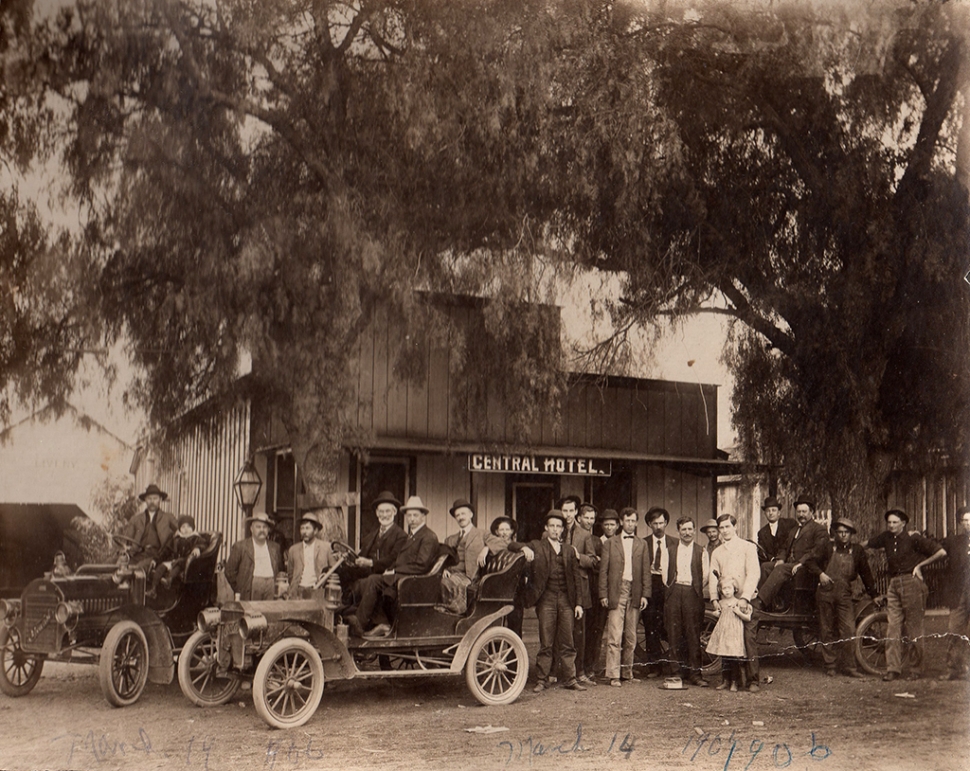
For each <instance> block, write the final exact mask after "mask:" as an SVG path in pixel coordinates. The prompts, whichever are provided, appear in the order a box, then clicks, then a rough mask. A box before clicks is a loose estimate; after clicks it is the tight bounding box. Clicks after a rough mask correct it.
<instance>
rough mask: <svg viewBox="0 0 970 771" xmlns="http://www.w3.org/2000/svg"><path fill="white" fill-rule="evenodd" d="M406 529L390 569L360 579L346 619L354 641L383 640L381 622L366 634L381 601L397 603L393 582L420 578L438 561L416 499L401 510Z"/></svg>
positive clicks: (386, 626)
mask: <svg viewBox="0 0 970 771" xmlns="http://www.w3.org/2000/svg"><path fill="white" fill-rule="evenodd" d="M401 511H402V513H403V514H404V523H405V524H406V525H407V531H408V534H407V540H405V542H404V546H402V547H401V551H400V552H399V553H398V555H397V559H395V560H394V564H393V565H391V566H390V567H389V568H387V570H385V571H384V572H383V573H375V574H372V575H370V576H368V577H367V578H365V579H364V581H363V584H362V588H361V599H360V604H359V605H358V606H357V613H356V614H355V615H352V616H348V617H347V624H348V625H349V626H350V631H352V632H353V633H354V634H356V635H357V636H358V637H363V636H364V635H365V634H366V635H367V636H368V637H370V636H374V637H382V636H387V635H388V634H390V632H391V627H390V624H387V623H385V622H383V621H381V622H379V623H378V624H377V626H376V627H375V628H374V629H373V630H370V631H368V627H369V626H370V624H371V623H372V622H373V621H374V620H375V616H376V614H378V613H379V612H380V611H381V609H382V605H383V602H384V601H385V600H389V601H393V600H395V599H397V582H398V581H399V580H400V579H401V576H420V575H424V574H425V573H427V572H428V571H429V570H431V567H432V566H433V565H434V562H435V559H437V557H438V535H437V533H435V532H434V530H432V529H431V528H430V527H428V525H427V522H428V508H427V507H426V506H425V505H424V503H423V502H422V501H421V498H419V497H418V496H417V495H412V496H411V497H410V498H408V500H407V503H405V504H404V506H402V507H401Z"/></svg>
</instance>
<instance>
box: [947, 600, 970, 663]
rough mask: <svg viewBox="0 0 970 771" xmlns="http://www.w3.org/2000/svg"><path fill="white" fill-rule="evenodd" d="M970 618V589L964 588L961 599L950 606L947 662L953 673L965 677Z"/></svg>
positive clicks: (969, 638) (968, 648) (969, 644)
mask: <svg viewBox="0 0 970 771" xmlns="http://www.w3.org/2000/svg"><path fill="white" fill-rule="evenodd" d="M968 619H970V590H968V589H964V590H963V591H962V592H961V594H960V599H959V601H958V602H956V604H955V605H954V607H952V608H950V619H949V621H948V623H947V627H946V632H947V638H948V639H947V644H946V664H947V668H948V669H949V671H950V674H951V675H954V676H957V677H963V676H964V675H965V674H966V672H967V659H968V655H967V654H968V652H970V642H968V640H970V637H968V636H967V635H968V634H970V629H968V628H967V620H968Z"/></svg>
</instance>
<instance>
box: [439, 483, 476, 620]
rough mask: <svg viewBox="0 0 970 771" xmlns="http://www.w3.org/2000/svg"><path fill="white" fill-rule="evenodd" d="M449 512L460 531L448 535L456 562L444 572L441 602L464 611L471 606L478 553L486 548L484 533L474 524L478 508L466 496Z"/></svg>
mask: <svg viewBox="0 0 970 771" xmlns="http://www.w3.org/2000/svg"><path fill="white" fill-rule="evenodd" d="M448 513H449V514H451V516H452V518H454V520H455V523H456V524H457V525H458V532H457V533H452V534H451V535H449V536H448V537H447V538H445V546H447V547H448V548H450V549H454V551H455V556H456V558H457V562H456V564H455V566H454V567H450V568H445V570H444V571H443V572H442V574H441V601H442V606H443V608H444V609H445V610H447V611H448V612H451V613H464V612H465V611H466V610H467V609H468V587H469V586H470V585H471V583H472V581H474V580H475V577H476V576H477V575H478V555H479V554H481V552H482V549H484V548H485V534H484V533H483V532H482V531H481V530H479V529H478V528H477V527H476V526H475V523H474V519H475V509H474V508H473V507H472V505H471V503H470V502H469V501H467V500H465V499H464V498H458V499H457V500H456V501H455V502H454V503H453V504H452V505H451V508H450V509H448Z"/></svg>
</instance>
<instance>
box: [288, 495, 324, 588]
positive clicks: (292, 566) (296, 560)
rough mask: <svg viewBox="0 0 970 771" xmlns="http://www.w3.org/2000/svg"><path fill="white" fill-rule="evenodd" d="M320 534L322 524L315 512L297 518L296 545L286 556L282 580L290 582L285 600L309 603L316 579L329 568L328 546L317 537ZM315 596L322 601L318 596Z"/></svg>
mask: <svg viewBox="0 0 970 771" xmlns="http://www.w3.org/2000/svg"><path fill="white" fill-rule="evenodd" d="M321 530H323V523H322V522H321V521H320V515H319V514H317V513H316V512H315V511H308V512H306V513H305V514H304V515H303V516H302V517H301V518H300V541H299V543H295V544H293V545H292V546H291V547H290V549H289V551H288V552H287V553H286V577H287V578H288V579H289V582H290V591H289V595H288V596H289V598H290V599H291V600H309V599H312V598H313V597H314V587H315V586H316V583H317V579H319V578H320V576H322V575H323V574H324V573H326V572H327V570H329V569H330V566H331V565H332V564H333V551H332V550H331V548H330V542H329V541H324V540H322V539H320V538H318V537H317V536H318V535H319V534H320V531H321ZM321 589H322V587H321ZM316 596H321V597H322V594H320V595H316Z"/></svg>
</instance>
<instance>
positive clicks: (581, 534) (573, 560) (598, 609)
mask: <svg viewBox="0 0 970 771" xmlns="http://www.w3.org/2000/svg"><path fill="white" fill-rule="evenodd" d="M597 519H598V520H599V522H600V523H601V526H602V529H603V534H602V535H601V536H595V535H593V525H594V523H595V522H596V521H597ZM639 519H640V515H639V513H638V512H637V511H636V509H633V508H625V509H623V510H622V511H621V512H619V513H617V512H616V511H614V510H612V509H607V510H605V511H604V512H603V513H602V514H601V515H599V516H598V512H597V510H596V507H595V506H593V505H592V504H589V503H583V502H581V501H580V500H579V499H578V498H577V497H576V496H569V497H567V498H564V499H563V500H562V501H560V504H559V508H558V509H553V510H551V511H550V512H549V513H548V514H546V516H545V518H544V520H543V528H544V529H543V535H542V537H541V538H539V539H536V540H533V541H530V542H529V543H519V542H512V543H511V544H509V549H510V550H511V551H521V552H523V553H524V554H525V556H526V559H527V560H528V561H529V562H530V563H532V593H533V596H532V597H531V598H529V599H528V600H527V602H529V603H530V604H531V602H534V603H535V608H536V617H537V619H538V622H539V652H538V654H537V656H536V672H537V679H538V683H537V684H536V686H535V691H536V692H537V693H541V692H542V691H544V690H545V689H546V688H548V687H549V684H550V682H551V680H552V678H553V677H557V678H559V677H561V678H562V679H563V684H564V686H565V687H566V688H568V689H571V690H576V691H585V690H587V688H588V687H589V686H592V685H595V684H596V680H595V679H594V673H595V670H596V666H597V663H598V661H599V656H600V649H601V645H602V642H603V633H604V628H605V630H606V641H607V648H606V667H605V676H606V678H607V679H608V680H609V682H610V685H612V686H614V687H620V686H622V684H623V682H624V681H625V682H629V683H633V682H638V681H639V680H638V678H636V677H634V674H633V656H634V649H635V646H636V638H637V625H638V624H639V623H643V625H644V630H645V633H646V653H647V658H648V660H649V663H648V673H647V676H648V677H657V676H659V675H661V674H665V673H668V672H673V671H677V672H679V674H680V676H681V677H682V678H683V679H685V680H686V681H687V682H690V683H693V684H695V685H706V682H705V681H704V679H703V678H702V677H701V642H700V640H701V627H702V624H703V619H704V594H705V588H706V587H707V586H708V576H709V573H710V559H711V558H710V555H709V552H708V550H707V549H705V548H704V547H702V546H700V545H699V544H698V543H697V542H696V541H695V540H694V538H695V523H694V521H693V520H692V519H691V518H689V517H682V518H680V519H679V520H678V521H677V523H676V525H677V533H678V536H677V537H676V538H675V537H673V536H670V535H667V534H666V528H667V525H668V524H669V522H670V514H669V513H668V512H667V511H666V509H663V508H660V507H654V508H652V509H650V510H649V511H648V512H647V514H646V516H645V518H644V519H645V521H646V523H647V525H648V526H649V528H650V535H649V536H648V537H647V538H646V539H642V538H639V537H638V536H637V535H636V529H637V523H638V522H639ZM735 524H736V523H735ZM710 526H712V525H711V523H705V529H707V528H708V527H710ZM731 527H733V525H732V526H731ZM727 529H728V528H725V529H724V530H725V532H724V534H723V535H721V537H722V538H726V539H730V537H731V532H733V531H731V532H726V531H727ZM754 564H755V565H757V559H755V563H754ZM755 584H757V576H755ZM665 639H666V640H667V641H668V643H669V645H670V651H671V655H672V657H673V658H672V659H669V658H668V657H667V656H665V654H664V652H663V647H662V646H663V641H664V640H665Z"/></svg>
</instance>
